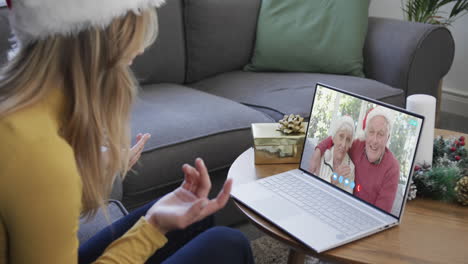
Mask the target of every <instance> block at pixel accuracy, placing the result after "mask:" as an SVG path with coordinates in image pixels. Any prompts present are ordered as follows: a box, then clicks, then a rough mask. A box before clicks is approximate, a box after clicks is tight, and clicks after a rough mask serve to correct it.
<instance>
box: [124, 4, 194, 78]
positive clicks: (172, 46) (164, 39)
mask: <svg viewBox="0 0 468 264" xmlns="http://www.w3.org/2000/svg"><path fill="white" fill-rule="evenodd" d="M182 12H183V8H182V0H171V1H167V3H166V4H165V5H163V6H162V7H161V8H158V22H159V34H158V38H157V40H156V42H155V43H154V44H153V45H152V46H151V47H149V48H148V49H147V50H146V51H145V53H144V54H143V55H142V56H138V57H137V58H136V59H135V61H134V63H133V66H132V69H133V70H134V71H135V74H136V76H137V78H138V80H139V81H140V83H142V84H146V83H162V82H173V83H183V82H184V78H185V37H184V25H183V14H182Z"/></svg>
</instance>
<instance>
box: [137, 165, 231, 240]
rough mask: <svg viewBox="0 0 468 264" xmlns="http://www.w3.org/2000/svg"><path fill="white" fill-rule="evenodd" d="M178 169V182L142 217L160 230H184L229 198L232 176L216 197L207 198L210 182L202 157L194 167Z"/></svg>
mask: <svg viewBox="0 0 468 264" xmlns="http://www.w3.org/2000/svg"><path fill="white" fill-rule="evenodd" d="M182 171H183V172H184V175H185V180H184V182H183V183H182V185H181V186H180V187H179V188H177V189H176V190H174V191H173V192H171V193H169V194H167V195H165V196H164V197H163V198H161V199H160V200H159V201H157V202H156V203H155V204H154V205H153V206H152V207H151V208H150V209H149V210H148V212H147V213H146V216H145V218H146V220H147V221H148V222H149V223H151V224H152V225H153V226H155V227H156V228H158V229H159V230H160V231H161V232H162V233H167V232H169V231H171V230H175V229H184V228H186V227H187V226H189V225H191V224H192V223H195V222H197V221H199V220H201V219H203V218H205V217H206V216H208V215H211V214H213V213H215V212H216V211H218V210H219V209H221V208H223V207H224V206H225V205H226V203H227V202H228V200H229V195H230V193H231V188H232V179H228V180H226V182H225V183H224V186H223V189H222V190H221V191H220V192H219V194H218V196H217V197H216V198H214V199H211V200H209V199H208V193H209V192H210V189H211V181H210V176H209V175H208V170H207V168H206V166H205V164H204V162H203V160H202V159H200V158H198V159H196V160H195V168H194V167H192V166H190V165H188V164H185V165H184V166H182Z"/></svg>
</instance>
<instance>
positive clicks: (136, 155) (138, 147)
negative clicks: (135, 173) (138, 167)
mask: <svg viewBox="0 0 468 264" xmlns="http://www.w3.org/2000/svg"><path fill="white" fill-rule="evenodd" d="M150 138H151V134H149V133H145V134H141V133H138V135H137V136H136V140H137V142H136V144H135V146H133V147H132V148H131V149H130V160H129V162H128V169H131V168H132V167H133V166H134V165H135V164H136V162H137V161H138V160H139V159H140V157H141V152H142V151H143V148H144V147H145V144H146V142H147V141H148V139H150Z"/></svg>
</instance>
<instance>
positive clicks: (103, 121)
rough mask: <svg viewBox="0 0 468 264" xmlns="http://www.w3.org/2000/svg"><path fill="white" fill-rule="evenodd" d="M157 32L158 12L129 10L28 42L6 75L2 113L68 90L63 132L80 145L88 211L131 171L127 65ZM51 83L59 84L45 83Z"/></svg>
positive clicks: (1, 85)
mask: <svg viewBox="0 0 468 264" xmlns="http://www.w3.org/2000/svg"><path fill="white" fill-rule="evenodd" d="M157 31H158V25H157V17H156V11H155V9H153V8H151V9H148V10H143V11H141V12H140V13H139V14H136V13H134V12H128V14H127V15H125V16H123V17H120V18H116V19H114V21H113V22H112V23H111V24H110V25H109V26H108V27H106V28H105V29H101V28H91V29H89V30H86V31H83V32H81V33H79V34H78V35H76V36H52V37H49V38H47V39H45V40H38V41H35V42H34V43H31V44H29V45H27V46H25V47H22V48H20V50H19V51H18V52H17V54H16V55H15V56H14V58H12V60H11V61H10V62H9V63H8V64H7V65H6V67H5V68H4V69H3V70H2V72H1V73H0V77H1V76H2V78H0V117H2V116H6V115H8V114H11V113H13V112H16V111H18V110H21V109H23V108H26V107H28V106H31V105H33V104H35V103H38V102H40V101H41V100H43V99H44V98H45V96H46V95H47V94H49V93H50V92H51V89H56V88H60V89H62V91H63V94H64V95H65V112H64V116H63V118H64V120H66V122H63V126H62V128H61V131H60V134H61V136H62V137H63V138H64V139H65V140H66V141H67V142H68V143H69V144H70V145H71V147H72V148H73V151H74V154H75V160H76V164H77V167H78V170H79V173H80V175H81V178H82V182H83V195H82V213H83V215H86V216H90V215H94V214H95V213H96V211H97V209H98V208H99V207H101V206H102V205H103V203H104V200H105V199H107V198H108V197H109V195H110V192H111V189H112V183H113V182H114V180H115V177H116V175H118V173H119V172H120V174H121V175H125V174H126V172H127V170H128V159H129V157H128V156H129V151H128V150H129V147H130V128H129V119H130V109H131V105H132V102H133V100H134V97H135V95H136V93H137V85H136V81H135V78H134V77H133V74H132V73H131V71H130V69H129V66H128V63H129V62H130V61H131V60H132V58H133V56H135V55H136V54H137V53H138V51H140V50H143V49H144V48H146V47H148V46H149V45H151V43H152V42H153V41H154V40H155V39H156V36H157ZM51 82H52V83H54V84H55V83H56V84H57V85H54V86H53V87H51V86H50V85H46V84H50V83H51ZM57 86H59V87H57ZM102 146H105V147H106V148H107V152H106V155H108V156H107V157H106V160H107V162H104V159H103V153H102V152H101V147H102ZM64 176H65V175H64Z"/></svg>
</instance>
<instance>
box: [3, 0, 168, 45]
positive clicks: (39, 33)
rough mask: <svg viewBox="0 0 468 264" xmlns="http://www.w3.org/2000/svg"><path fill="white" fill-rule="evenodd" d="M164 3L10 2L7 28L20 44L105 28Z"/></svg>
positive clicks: (106, 0) (160, 0) (157, 0)
mask: <svg viewBox="0 0 468 264" xmlns="http://www.w3.org/2000/svg"><path fill="white" fill-rule="evenodd" d="M164 2H165V1H164V0H11V9H10V11H9V12H10V16H9V19H10V26H11V27H12V31H13V33H14V35H15V37H16V38H17V40H18V41H19V42H20V45H24V44H27V43H29V42H31V41H34V40H38V39H44V38H46V37H49V36H52V35H57V34H59V35H72V34H76V33H78V32H80V31H83V30H85V29H87V28H89V27H92V26H97V27H101V28H105V27H106V26H108V25H109V24H110V23H111V22H112V20H113V19H114V18H116V17H120V16H123V15H125V14H126V13H127V12H129V11H133V12H136V13H138V11H139V10H140V9H145V8H149V7H159V6H161V5H162V4H163V3H164Z"/></svg>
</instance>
